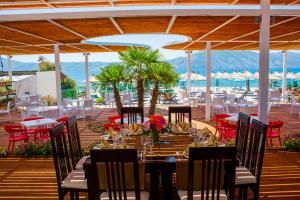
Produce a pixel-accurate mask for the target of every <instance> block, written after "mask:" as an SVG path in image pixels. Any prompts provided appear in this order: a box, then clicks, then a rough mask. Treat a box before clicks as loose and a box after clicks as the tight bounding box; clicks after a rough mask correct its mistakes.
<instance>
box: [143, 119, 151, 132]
mask: <svg viewBox="0 0 300 200" xmlns="http://www.w3.org/2000/svg"><path fill="white" fill-rule="evenodd" d="M150 125H151V123H150V121H149V120H148V121H145V122H144V130H145V131H149V129H150Z"/></svg>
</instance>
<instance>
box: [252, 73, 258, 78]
mask: <svg viewBox="0 0 300 200" xmlns="http://www.w3.org/2000/svg"><path fill="white" fill-rule="evenodd" d="M251 78H252V79H259V73H258V72H255V73H254V74H253V75H252V77H251Z"/></svg>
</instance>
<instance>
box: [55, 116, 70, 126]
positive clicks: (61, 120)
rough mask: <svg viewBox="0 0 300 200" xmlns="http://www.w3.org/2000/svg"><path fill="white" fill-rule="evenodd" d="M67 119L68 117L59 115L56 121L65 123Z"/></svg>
mask: <svg viewBox="0 0 300 200" xmlns="http://www.w3.org/2000/svg"><path fill="white" fill-rule="evenodd" d="M68 119H69V117H61V118H58V119H57V120H56V121H57V122H61V123H63V124H64V125H67V121H68Z"/></svg>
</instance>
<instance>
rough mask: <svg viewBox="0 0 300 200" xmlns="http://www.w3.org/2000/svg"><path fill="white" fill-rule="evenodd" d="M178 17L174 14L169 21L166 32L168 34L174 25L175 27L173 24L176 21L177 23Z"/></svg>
mask: <svg viewBox="0 0 300 200" xmlns="http://www.w3.org/2000/svg"><path fill="white" fill-rule="evenodd" d="M176 18H177V16H176V15H173V16H172V17H171V19H170V22H169V24H168V27H167V29H166V32H165V33H166V34H169V33H170V31H171V29H172V27H173V25H174V23H175V21H176Z"/></svg>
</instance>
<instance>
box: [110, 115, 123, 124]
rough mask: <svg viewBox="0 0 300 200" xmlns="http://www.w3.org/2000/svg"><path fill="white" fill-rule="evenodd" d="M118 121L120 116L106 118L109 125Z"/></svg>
mask: <svg viewBox="0 0 300 200" xmlns="http://www.w3.org/2000/svg"><path fill="white" fill-rule="evenodd" d="M118 119H121V116H120V115H116V116H110V117H108V120H109V121H110V123H116V120H118Z"/></svg>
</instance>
